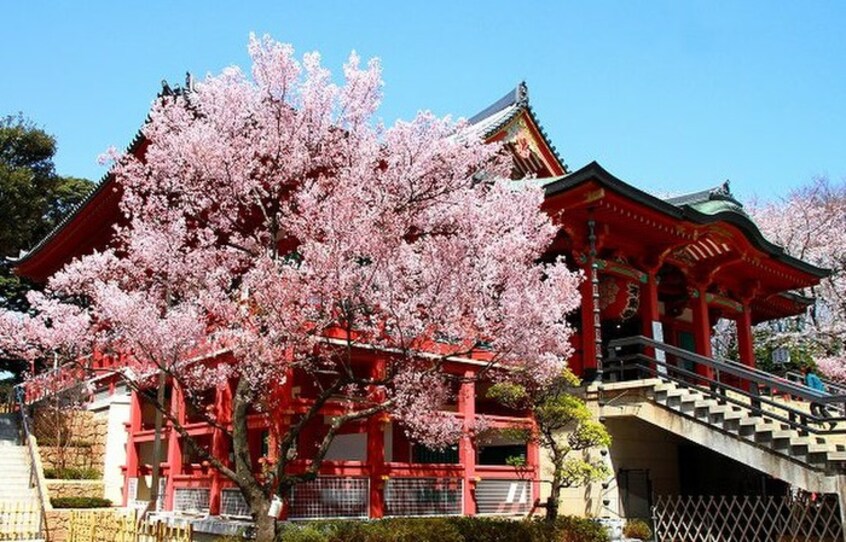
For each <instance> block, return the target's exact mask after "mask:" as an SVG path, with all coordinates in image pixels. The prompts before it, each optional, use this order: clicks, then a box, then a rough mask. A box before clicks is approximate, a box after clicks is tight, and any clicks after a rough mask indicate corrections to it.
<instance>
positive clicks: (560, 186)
mask: <svg viewBox="0 0 846 542" xmlns="http://www.w3.org/2000/svg"><path fill="white" fill-rule="evenodd" d="M590 181H594V182H597V183H599V184H600V185H601V186H603V187H604V188H607V189H609V190H612V191H614V192H616V193H618V194H620V195H622V196H624V197H626V198H629V199H631V200H633V201H635V202H637V203H640V204H642V205H645V206H647V207H649V208H650V209H652V210H655V211H657V212H660V213H663V214H665V215H667V216H670V217H672V218H675V219H678V220H687V221H689V222H691V223H693V224H699V225H707V224H713V223H717V222H720V223H726V224H730V225H732V226H734V227H736V228H737V229H738V230H739V231H740V232H741V233H742V234H743V235H744V236H745V237H746V239H747V240H748V241H749V242H750V244H751V245H752V246H753V247H755V248H757V249H758V250H761V251H762V252H764V253H766V254H767V255H769V256H771V257H773V258H774V259H776V260H778V261H780V262H782V263H784V264H786V265H789V266H790V267H793V268H795V269H797V270H799V271H801V272H803V273H807V274H808V275H811V276H812V277H814V278H816V279H822V278H825V277H827V276H829V275H830V274H831V271H830V270H829V269H823V268H821V267H817V266H815V265H813V264H810V263H808V262H805V261H803V260H800V259H798V258H794V257H793V256H791V255H789V254H787V253H786V252H785V251H784V249H783V248H782V247H780V246H778V245H776V244H774V243H772V242H770V241H768V240H767V239H766V238H765V237H764V235H763V234H762V233H761V230H759V229H758V226H756V225H755V223H754V222H752V220H751V219H749V218H748V217H747V216H746V215H744V214H741V213H738V212H733V211H722V212H719V213H715V214H706V213H702V212H700V211H697V210H696V209H694V208H693V207H691V206H689V205H682V206H680V207H678V206H675V205H672V204H671V203H667V202H666V201H664V200H662V199H659V198H656V197H655V196H653V195H651V194H649V193H647V192H644V191H643V190H639V189H637V188H635V187H633V186H631V185H630V184H628V183H625V182H623V181H622V180H620V179H618V178H617V177H615V176H614V175H612V174H611V173H609V172H608V171H607V170H606V169H605V168H603V167H602V166H600V165H599V164H598V163H597V162H595V161H594V162H591V163H590V164H588V165H586V166H585V167H583V168H581V169H579V170H577V171H574V172H573V173H570V174H569V175H565V176H563V177H560V178H558V179H556V180H554V181H553V182H550V183H548V184H547V185H546V186H545V187H544V188H545V192H546V197H547V198H551V197H553V196H555V195H556V194H560V193H563V192H566V191H568V190H571V189H573V188H575V187H577V186H579V185H581V184H585V183H587V182H590Z"/></svg>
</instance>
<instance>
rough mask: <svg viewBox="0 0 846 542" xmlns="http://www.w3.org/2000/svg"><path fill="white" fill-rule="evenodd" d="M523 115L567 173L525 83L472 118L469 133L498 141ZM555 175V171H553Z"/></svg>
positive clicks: (469, 121)
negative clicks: (534, 107)
mask: <svg viewBox="0 0 846 542" xmlns="http://www.w3.org/2000/svg"><path fill="white" fill-rule="evenodd" d="M521 114H525V115H526V116H527V117H528V119H529V120H530V121H531V123H532V124H533V125H534V127H535V128H536V129H537V133H538V135H539V137H540V140H541V142H542V143H543V144H544V145H545V146H546V148H547V149H548V150H549V154H550V155H551V157H552V159H553V160H555V162H556V166H557V167H558V168H560V171H562V172H565V173H566V172H567V164H565V163H564V161H563V160H562V159H561V156H560V155H559V154H558V151H557V150H556V148H555V145H553V144H552V142H551V141H550V140H549V137H548V136H547V134H546V131H545V130H544V129H543V126H542V125H541V123H540V122H539V121H538V119H537V116H536V115H535V112H534V110H533V109H532V106H531V104H530V103H529V87H528V86H527V85H526V83H525V81H523V82H520V84H518V85H517V86H516V87H515V88H514V89H512V90H510V91H508V93H506V94H505V96H503V97H502V98H500V99H498V100H497V101H495V102H494V103H492V104H491V105H489V106H488V107H486V108H485V109H483V110H482V111H480V112H478V113H476V114H475V115H473V116H472V117H470V118H469V119H468V120H467V122H468V123H469V124H470V126H469V128H468V132H467V133H468V134H469V135H471V136H472V135H475V136H477V137H479V138H480V139H484V140H496V138H497V136H498V134H499V133H500V132H502V131H503V130H504V129H506V128H507V127H508V126H509V124H511V123H512V121H514V120H516V119H517V118H518V117H519V116H520V115H521ZM530 172H531V171H530ZM554 173H555V171H554V170H553V174H554Z"/></svg>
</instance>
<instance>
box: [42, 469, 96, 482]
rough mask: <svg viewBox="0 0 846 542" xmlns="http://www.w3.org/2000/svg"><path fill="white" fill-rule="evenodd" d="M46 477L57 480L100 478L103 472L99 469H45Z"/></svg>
mask: <svg viewBox="0 0 846 542" xmlns="http://www.w3.org/2000/svg"><path fill="white" fill-rule="evenodd" d="M44 477H45V478H49V479H55V480H99V479H100V478H102V474H100V471H98V470H97V469H75V468H64V469H44Z"/></svg>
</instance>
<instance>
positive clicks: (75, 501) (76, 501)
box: [50, 497, 112, 508]
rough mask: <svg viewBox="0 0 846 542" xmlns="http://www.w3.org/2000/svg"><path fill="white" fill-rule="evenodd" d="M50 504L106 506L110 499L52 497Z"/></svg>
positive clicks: (56, 505) (79, 506)
mask: <svg viewBox="0 0 846 542" xmlns="http://www.w3.org/2000/svg"><path fill="white" fill-rule="evenodd" d="M50 504H52V505H53V508H108V507H110V506H111V505H112V501H110V500H109V499H102V498H100V497H54V498H52V499H50Z"/></svg>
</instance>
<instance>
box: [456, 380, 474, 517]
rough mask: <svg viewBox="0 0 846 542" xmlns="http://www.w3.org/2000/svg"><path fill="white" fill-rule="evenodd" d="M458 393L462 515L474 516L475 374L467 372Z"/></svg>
mask: <svg viewBox="0 0 846 542" xmlns="http://www.w3.org/2000/svg"><path fill="white" fill-rule="evenodd" d="M464 377H465V378H466V379H467V380H466V381H465V382H462V383H461V388H460V389H459V392H458V412H459V414H461V415H462V416H463V421H464V431H463V434H462V436H461V440H460V441H459V443H458V461H459V462H460V463H461V464H462V465H463V466H464V515H465V516H473V515H475V514H476V499H475V494H476V442H475V439H474V438H473V436H472V435H471V431H472V429H473V425H474V424H475V421H476V382H475V378H476V373H475V371H472V370H468V371H467V372H465V373H464Z"/></svg>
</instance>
